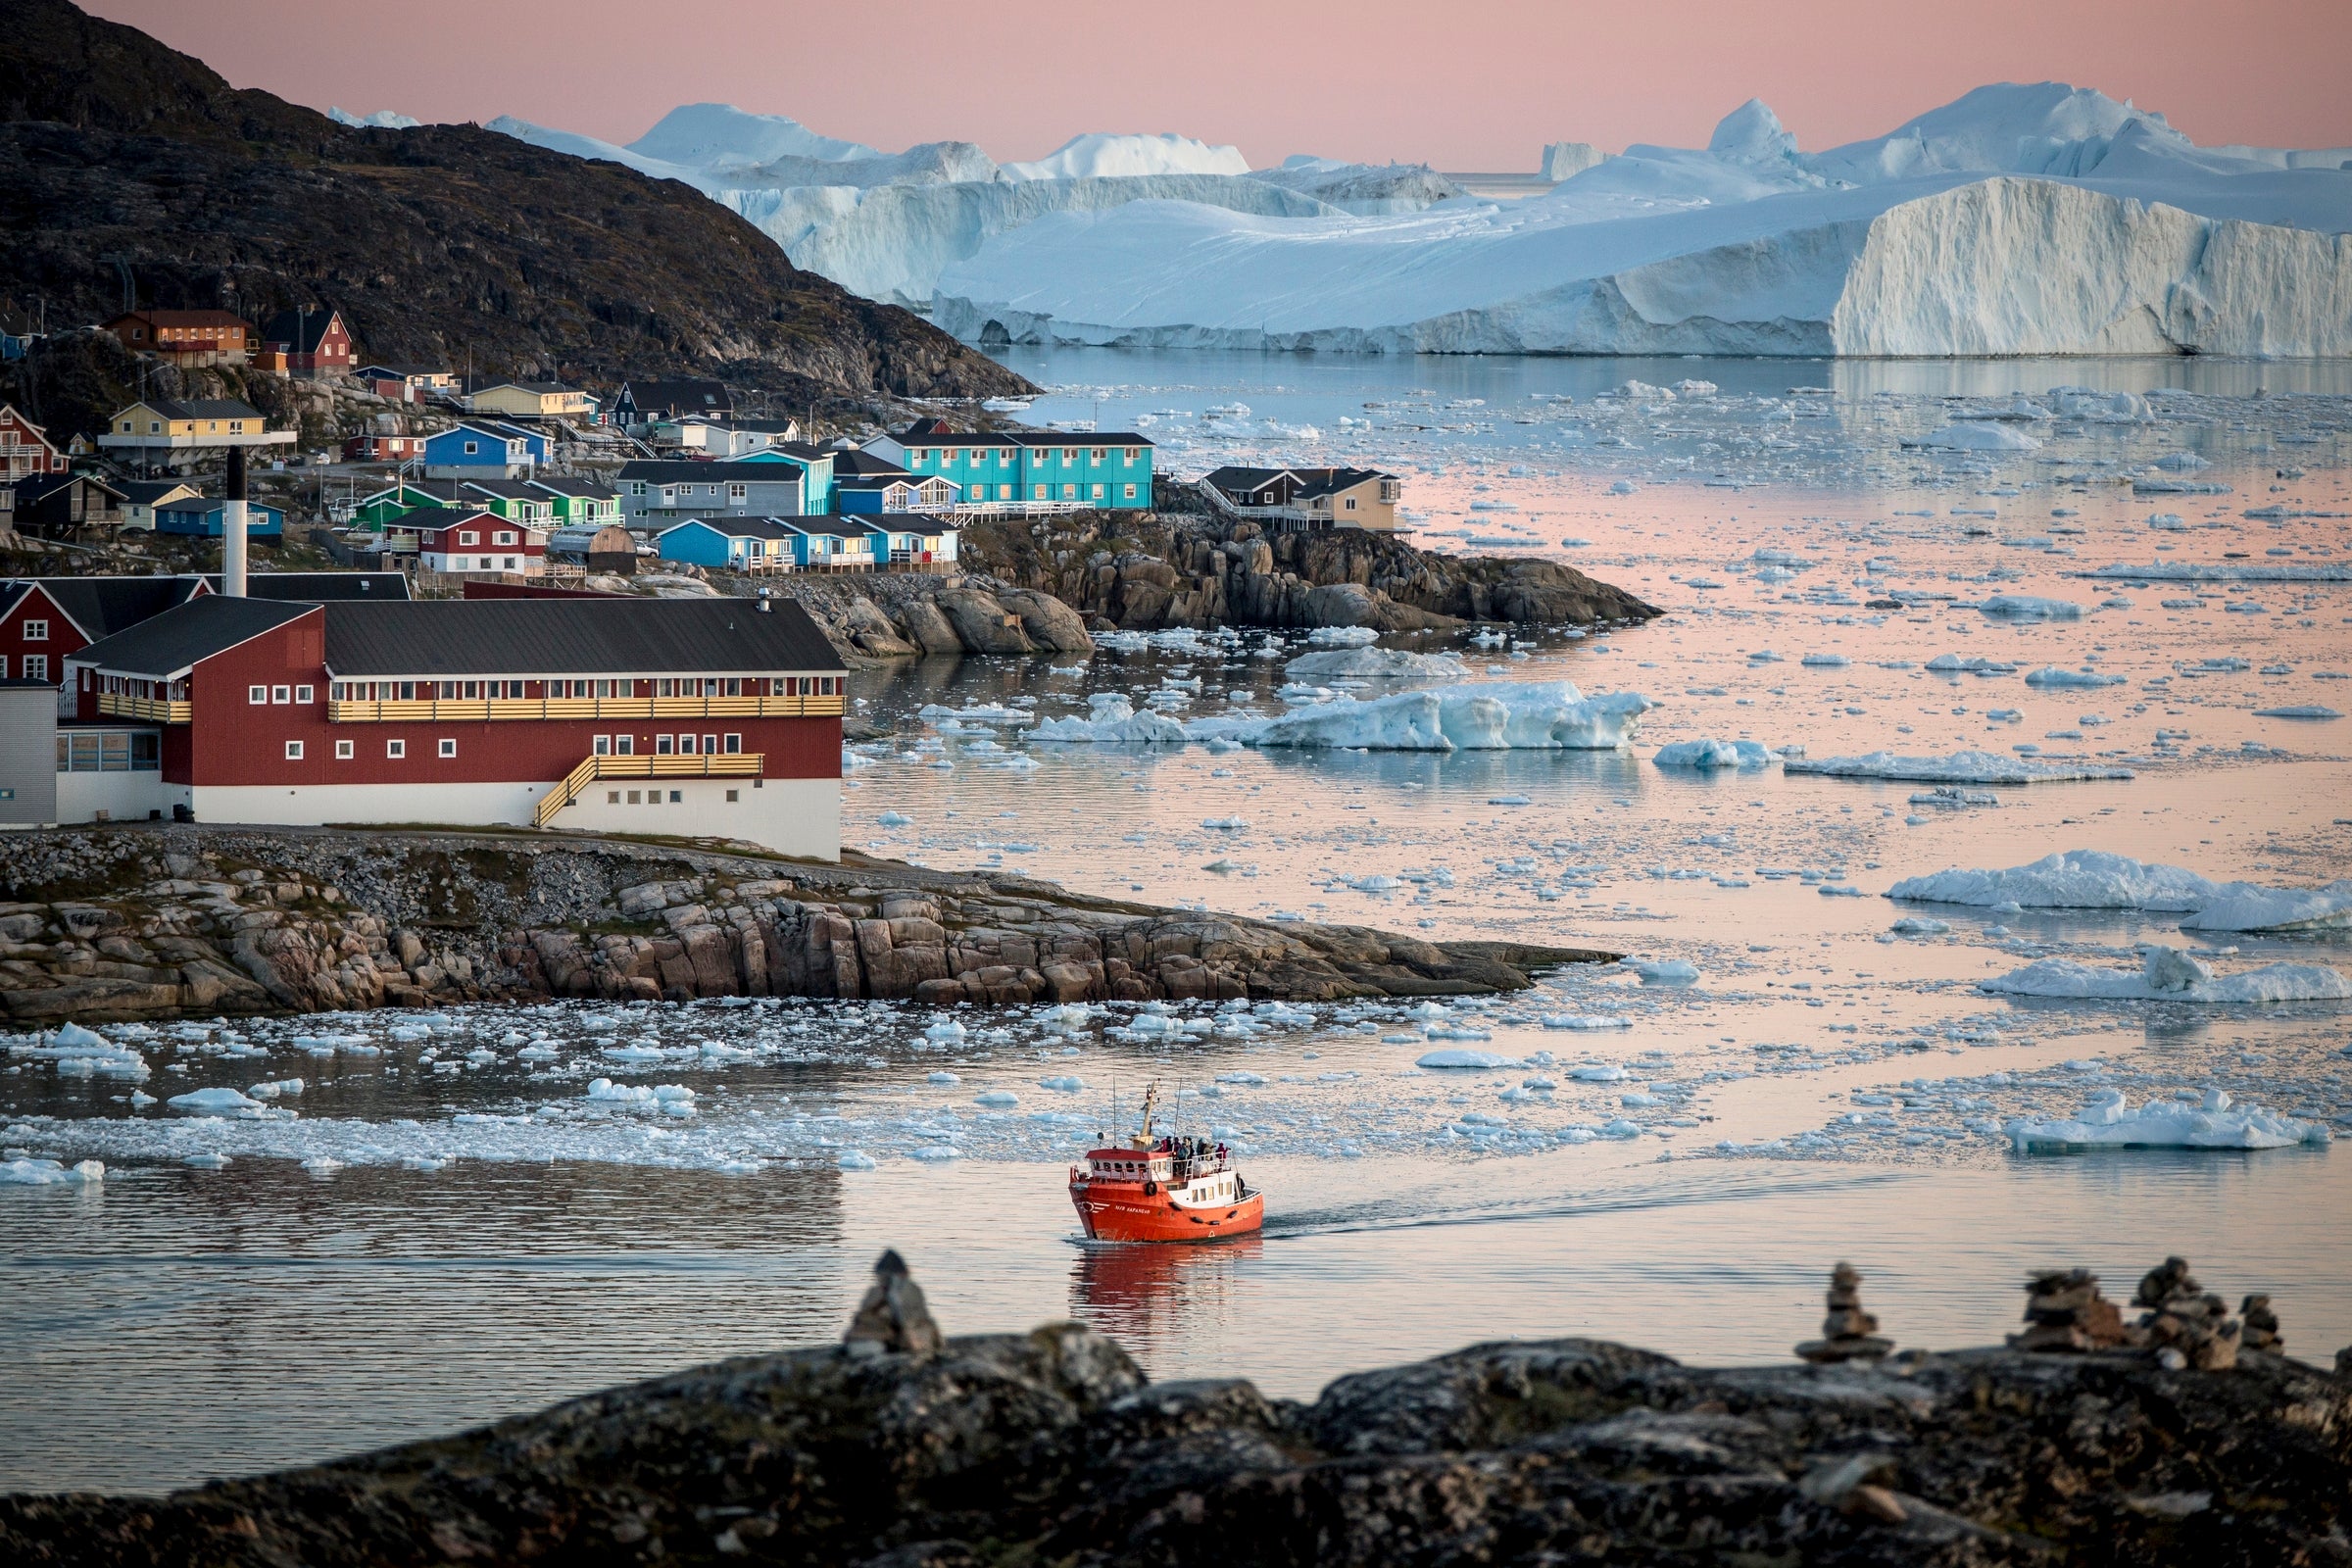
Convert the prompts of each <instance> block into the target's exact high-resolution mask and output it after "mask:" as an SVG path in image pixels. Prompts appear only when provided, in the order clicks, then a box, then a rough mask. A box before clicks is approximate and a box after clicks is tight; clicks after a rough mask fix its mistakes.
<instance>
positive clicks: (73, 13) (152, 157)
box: [0, 0, 1027, 434]
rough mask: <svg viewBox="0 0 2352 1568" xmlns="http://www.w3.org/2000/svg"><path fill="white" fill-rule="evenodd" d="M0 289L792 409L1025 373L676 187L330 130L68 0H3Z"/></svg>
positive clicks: (519, 150) (489, 144) (476, 148)
mask: <svg viewBox="0 0 2352 1568" xmlns="http://www.w3.org/2000/svg"><path fill="white" fill-rule="evenodd" d="M0 117H5V120H6V122H7V123H0V230H4V231H5V232H6V233H7V234H8V239H9V242H8V244H7V245H6V246H5V247H0V295H5V296H6V298H7V299H8V300H9V302H10V303H11V304H12V305H19V304H22V303H23V302H24V301H25V299H26V298H27V297H29V296H33V295H38V296H40V297H42V298H43V299H45V300H46V302H47V311H48V320H49V323H50V325H51V327H52V328H53V329H58V328H63V327H65V326H67V325H69V324H71V323H74V322H77V321H97V320H103V319H108V318H110V317H112V316H114V315H115V314H117V313H118V312H119V311H121V310H122V309H123V289H124V282H123V274H124V272H125V271H127V273H128V275H129V277H130V279H131V282H132V284H133V285H134V286H135V288H136V291H137V299H138V303H139V304H141V305H142V306H155V307H167V308H175V307H205V308H211V307H220V308H224V309H232V310H236V311H239V312H241V313H242V314H244V315H245V316H246V318H247V319H259V318H261V317H264V316H266V315H268V314H269V313H270V312H271V311H273V310H276V309H280V308H285V307H291V306H295V305H315V304H319V303H330V304H333V305H335V306H337V307H339V308H340V309H341V310H342V311H343V313H344V316H345V319H346V320H348V321H349V322H350V324H351V327H352V330H353V333H354V335H355V336H356V337H357V339H358V341H359V343H360V346H361V350H362V352H363V353H364V354H366V355H368V356H369V357H370V358H375V359H385V360H392V361H432V362H437V363H442V364H450V365H454V366H457V367H460V368H463V367H464V366H465V365H466V363H467V362H468V360H470V362H471V364H472V366H473V368H475V369H477V370H483V371H491V372H496V373H502V374H514V375H519V376H551V377H563V378H566V379H580V380H592V381H599V382H610V381H612V380H614V379H618V378H622V377H625V376H627V375H629V374H632V373H634V374H638V375H647V374H664V373H697V372H699V373H706V374H711V375H720V376H725V377H728V378H730V379H732V380H734V381H736V382H737V383H738V384H749V385H753V386H757V387H760V388H761V389H763V390H767V391H771V392H774V393H776V394H778V395H779V396H781V397H782V398H784V399H786V400H787V401H788V402H795V401H808V400H825V399H834V398H861V397H865V396H869V395H872V394H876V393H884V392H887V393H892V394H898V395H903V396H918V397H975V396H989V395H995V394H998V393H1002V392H1010V391H1018V390H1022V389H1024V388H1025V387H1026V385H1027V383H1025V382H1024V381H1022V380H1021V378H1020V377H1019V376H1017V375H1014V374H1013V373H1012V372H1011V371H1009V370H1006V369H1005V368H1003V367H1002V366H999V365H998V364H996V363H995V362H994V361H992V360H989V359H988V358H986V357H985V356H983V355H980V354H978V353H976V352H974V351H972V350H969V349H966V348H964V347H963V346H962V345H960V344H958V343H956V341H955V339H953V338H951V337H949V336H948V335H947V334H946V333H944V332H942V331H939V330H938V329H937V328H935V327H933V326H931V325H930V324H929V323H927V322H925V321H923V320H922V319H919V318H917V317H915V316H913V315H911V314H909V313H907V312H906V311H903V310H898V309H895V308H893V307H889V306H883V305H877V304H875V303H873V302H872V301H870V300H864V299H859V298H858V297H857V296H855V295H853V294H850V293H848V292H847V291H846V290H844V289H842V288H841V287H839V286H838V285H836V284H834V283H832V282H829V281H827V280H826V279H824V278H821V277H818V276H817V275H815V274H814V273H810V272H804V271H801V270H799V269H797V268H795V267H794V266H793V265H792V264H791V263H790V262H788V261H787V260H785V258H784V255H783V253H782V252H781V251H779V250H778V249H777V248H776V246H775V245H774V244H773V243H772V242H771V241H769V240H768V238H767V237H766V236H765V235H763V234H761V233H760V231H759V230H758V229H756V228H754V227H753V226H752V225H751V224H750V223H748V222H746V221H743V220H742V219H740V218H738V217H737V216H736V215H734V214H733V213H731V212H729V211H727V210H726V209H725V208H723V207H720V206H719V205H717V204H716V203H713V202H711V201H707V200H705V199H704V198H703V197H702V196H701V195H700V194H699V193H697V192H695V191H693V190H690V189H688V188H687V187H685V186H683V185H679V184H676V183H673V182H669V181H662V180H655V179H649V178H647V177H645V176H644V175H641V174H638V173H636V172H633V171H630V170H626V169H623V168H621V167H620V166H618V165H616V164H601V163H589V162H586V161H583V160H581V159H576V158H569V157H565V156H564V155H563V154H560V153H552V152H547V151H544V150H542V149H540V148H536V147H531V146H528V145H526V144H524V143H522V142H519V141H516V140H515V139H514V138H513V137H510V136H502V135H499V134H497V133H496V132H493V131H487V130H483V129H481V128H480V127H478V126H474V125H426V126H421V127H418V128H416V129H412V130H361V129H355V128H352V127H348V126H343V125H338V124H336V123H333V122H332V121H329V120H328V119H326V118H325V117H324V116H323V115H319V114H315V113H313V112H312V111H310V110H308V109H303V108H300V107H298V106H296V105H293V104H289V103H286V102H284V101H283V100H280V99H277V98H274V97H272V96H270V94H268V93H264V92H254V91H237V90H234V89H232V88H230V87H229V85H228V84H227V83H226V82H225V81H223V80H222V79H221V77H220V76H218V75H216V74H215V73H213V72H211V71H210V70H208V69H206V68H205V66H204V65H203V64H202V63H201V62H199V61H196V60H193V59H190V58H189V57H187V56H185V55H181V54H177V53H175V52H173V51H172V50H170V49H167V48H165V47H163V46H162V45H161V44H159V43H157V42H156V41H155V40H153V39H151V38H149V37H147V36H146V35H145V34H143V33H140V32H138V31H136V30H135V29H133V28H129V27H123V26H119V25H115V24H112V23H107V22H101V21H97V20H95V19H93V18H91V17H89V16H87V15H85V14H83V13H82V12H81V11H79V10H78V9H76V8H75V7H74V6H73V5H71V4H69V3H68V0H0ZM59 433H61V434H62V433H64V432H59Z"/></svg>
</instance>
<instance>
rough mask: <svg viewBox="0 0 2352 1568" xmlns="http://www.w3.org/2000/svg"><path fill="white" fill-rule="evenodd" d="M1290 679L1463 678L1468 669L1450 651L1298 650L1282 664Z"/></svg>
mask: <svg viewBox="0 0 2352 1568" xmlns="http://www.w3.org/2000/svg"><path fill="white" fill-rule="evenodd" d="M1283 672H1284V673H1285V674H1287V675H1289V676H1290V677H1291V679H1293V680H1427V681H1437V680H1466V679H1468V678H1469V674H1470V671H1469V670H1468V669H1467V668H1466V667H1464V665H1463V663H1462V662H1461V661H1460V660H1458V659H1456V658H1454V657H1453V655H1451V654H1415V653H1408V652H1406V651H1405V650H1403V649H1400V648H1345V649H1327V650H1323V651H1321V652H1317V653H1312V654H1300V655H1299V657H1298V658H1297V659H1294V660H1292V661H1291V662H1289V663H1287V664H1285V665H1284V666H1283Z"/></svg>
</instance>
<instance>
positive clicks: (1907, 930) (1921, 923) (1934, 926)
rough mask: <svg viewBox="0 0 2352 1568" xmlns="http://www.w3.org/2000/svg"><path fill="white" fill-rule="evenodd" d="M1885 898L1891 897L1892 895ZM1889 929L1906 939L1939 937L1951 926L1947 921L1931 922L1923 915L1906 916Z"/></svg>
mask: <svg viewBox="0 0 2352 1568" xmlns="http://www.w3.org/2000/svg"><path fill="white" fill-rule="evenodd" d="M1887 896H1888V897H1889V898H1891V897H1893V895H1892V894H1889V895H1887ZM1889 929H1890V930H1892V931H1894V932H1895V933H1896V934H1898V935H1900V936H1906V937H1939V936H1941V935H1943V934H1944V933H1945V932H1946V931H1949V930H1950V929H1951V925H1950V923H1949V922H1948V921H1944V920H1932V919H1930V918H1928V917H1927V916H1926V915H1924V914H1906V915H1904V916H1903V917H1902V918H1901V919H1900V920H1897V921H1895V922H1894V924H1893V925H1892V926H1891V927H1889Z"/></svg>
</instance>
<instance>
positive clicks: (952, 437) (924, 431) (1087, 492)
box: [864, 419, 1152, 512]
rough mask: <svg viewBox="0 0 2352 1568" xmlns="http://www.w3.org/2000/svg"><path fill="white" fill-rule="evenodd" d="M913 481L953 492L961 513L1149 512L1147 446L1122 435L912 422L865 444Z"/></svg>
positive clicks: (1133, 435) (1129, 434)
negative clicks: (934, 482) (931, 481)
mask: <svg viewBox="0 0 2352 1568" xmlns="http://www.w3.org/2000/svg"><path fill="white" fill-rule="evenodd" d="M864 450H865V451H867V452H870V453H872V454H874V455H875V456H877V457H880V458H885V459H887V460H889V461H890V462H892V463H895V464H897V465H898V466H900V467H902V468H905V469H906V470H907V472H908V473H909V474H912V475H914V476H915V477H916V478H918V479H926V478H939V479H945V480H947V481H948V482H949V483H951V484H953V485H955V486H956V488H957V490H958V491H959V492H960V494H961V496H962V508H963V510H965V511H972V510H988V511H1006V512H1023V511H1040V510H1048V509H1051V510H1054V511H1057V512H1058V511H1071V510H1077V509H1103V510H1114V511H1142V510H1144V509H1146V508H1149V507H1150V506H1151V505H1152V443H1151V442H1150V441H1149V440H1147V439H1146V438H1144V437H1143V436H1141V435H1138V434H1136V433H1135V432H1133V431H1130V430H1121V431H1103V430H1095V431H1086V432H1076V431H1054V430H1021V431H1010V432H1005V431H992V432H985V433H984V432H979V431H969V430H966V431H957V430H954V429H951V428H949V426H948V424H947V422H946V421H945V420H942V419H919V420H917V421H916V422H914V423H913V424H910V425H908V426H907V428H906V429H905V430H902V431H900V432H899V433H898V434H896V435H887V436H882V437H879V438H877V439H875V440H873V441H869V442H867V443H866V445H865V448H864Z"/></svg>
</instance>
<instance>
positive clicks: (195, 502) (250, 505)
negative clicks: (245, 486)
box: [155, 496, 286, 517]
mask: <svg viewBox="0 0 2352 1568" xmlns="http://www.w3.org/2000/svg"><path fill="white" fill-rule="evenodd" d="M227 504H228V503H227V502H225V501H223V500H221V498H220V497H219V496H182V497H181V498H180V499H179V500H177V501H167V502H165V503H164V504H163V505H162V506H160V507H158V508H156V509H155V510H156V511H158V512H188V513H194V514H197V515H203V516H209V515H212V514H213V513H216V512H219V511H220V510H221V508H222V507H224V506H226V505H227ZM245 506H246V509H247V510H248V511H249V512H269V513H274V514H276V515H278V516H281V517H282V516H284V515H286V509H285V508H283V507H273V506H271V505H270V503H269V502H267V501H248V502H246V503H245Z"/></svg>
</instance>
